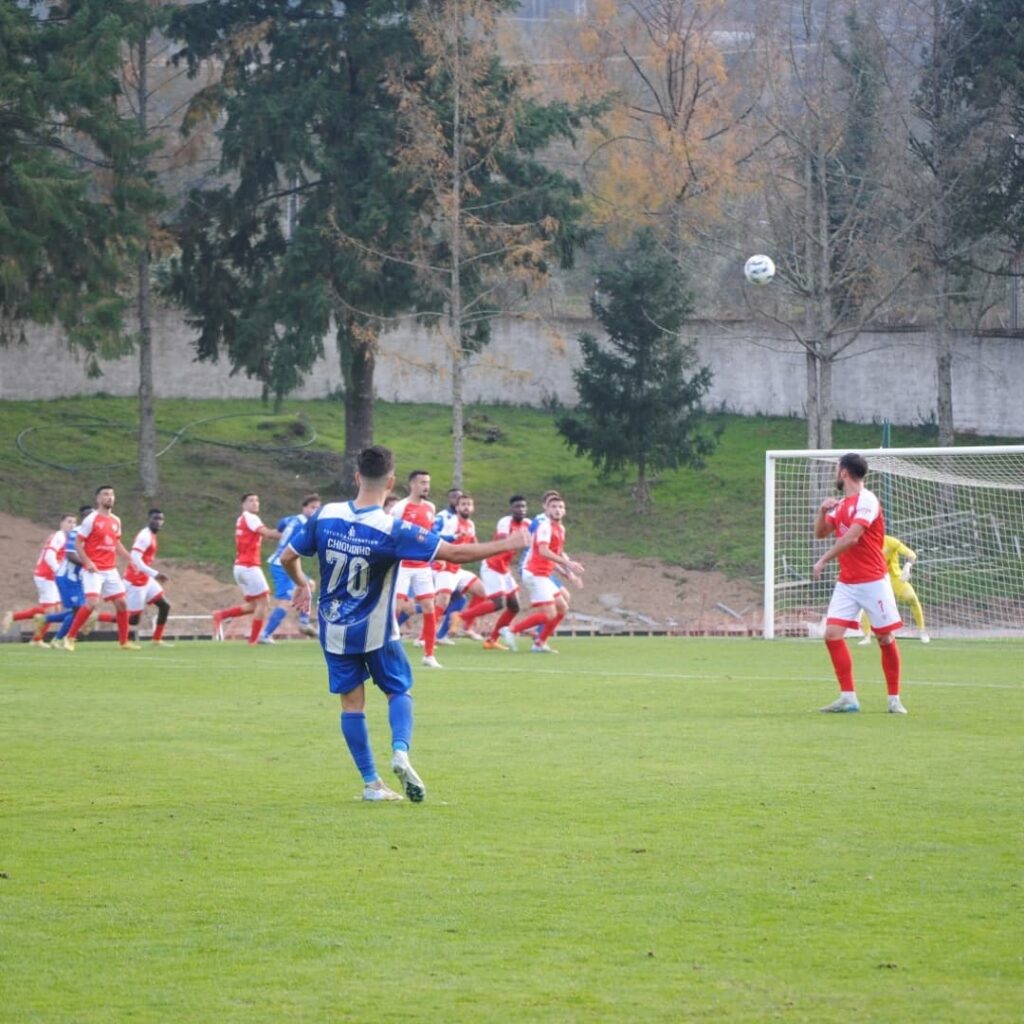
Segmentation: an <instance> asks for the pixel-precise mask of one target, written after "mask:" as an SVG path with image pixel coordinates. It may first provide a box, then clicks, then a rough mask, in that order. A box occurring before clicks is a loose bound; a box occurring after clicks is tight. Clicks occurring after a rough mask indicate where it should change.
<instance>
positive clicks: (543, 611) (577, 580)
mask: <svg viewBox="0 0 1024 1024" xmlns="http://www.w3.org/2000/svg"><path fill="white" fill-rule="evenodd" d="M544 512H545V513H546V516H547V518H546V519H542V520H541V521H540V523H539V525H538V526H537V528H536V529H535V530H534V532H533V540H532V542H531V544H530V553H529V555H528V556H527V559H526V565H525V566H524V567H523V580H524V582H525V583H526V585H527V586H528V587H529V588H530V604H531V605H532V606H533V608H534V609H535V610H534V612H533V614H532V615H528V616H527V617H526V618H525V619H520V620H519V621H518V622H517V623H516V624H515V625H514V626H511V627H509V626H506V627H505V628H504V629H503V630H502V631H501V639H502V640H503V641H504V642H505V644H506V645H507V646H508V647H509V649H510V650H513V651H514V650H515V649H516V639H515V638H516V635H517V634H518V633H525V632H526V631H527V630H530V629H534V628H535V627H536V626H543V627H544V628H543V629H542V630H541V634H540V636H539V637H538V638H537V639H536V641H535V642H534V643H533V645H532V646H531V648H530V650H531V652H533V653H534V654H555V653H557V652H556V651H555V650H554V648H553V647H551V646H550V645H549V644H548V640H549V638H550V637H551V636H552V635H553V634H554V632H555V630H556V629H557V628H558V624H559V623H560V622H561V621H562V619H563V618H565V614H566V612H567V611H568V610H569V601H568V595H567V594H566V593H565V592H564V590H563V588H562V587H561V585H560V584H559V583H558V582H557V581H555V580H554V579H552V575H553V573H554V571H555V567H556V566H557V567H560V568H561V570H562V571H563V572H564V573H565V575H566V576H567V577H568V579H569V582H570V583H573V584H575V585H576V586H582V585H583V580H582V578H581V577H582V575H583V566H582V565H580V563H579V562H575V561H573V560H572V559H571V558H570V557H569V556H568V555H567V554H566V553H565V527H564V526H563V525H562V519H563V518H564V516H565V499H563V498H562V496H561V495H560V494H557V493H552V492H549V493H548V495H547V497H546V500H545V502H544Z"/></svg>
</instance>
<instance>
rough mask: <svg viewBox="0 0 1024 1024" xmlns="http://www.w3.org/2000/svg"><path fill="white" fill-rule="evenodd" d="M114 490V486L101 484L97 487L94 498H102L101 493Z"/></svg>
mask: <svg viewBox="0 0 1024 1024" xmlns="http://www.w3.org/2000/svg"><path fill="white" fill-rule="evenodd" d="M113 489H114V485H113V484H100V486H99V487H97V488H96V490H95V492H94V493H93V497H94V498H98V497H99V496H100V491H112V490H113Z"/></svg>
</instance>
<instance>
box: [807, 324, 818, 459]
mask: <svg viewBox="0 0 1024 1024" xmlns="http://www.w3.org/2000/svg"><path fill="white" fill-rule="evenodd" d="M804 369H805V373H806V377H807V447H808V448H820V447H821V445H820V444H818V426H819V420H818V353H817V344H816V342H814V341H813V339H812V342H811V343H810V344H808V346H807V350H806V354H805V357H804Z"/></svg>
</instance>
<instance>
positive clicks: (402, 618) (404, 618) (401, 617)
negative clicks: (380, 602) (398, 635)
mask: <svg viewBox="0 0 1024 1024" xmlns="http://www.w3.org/2000/svg"><path fill="white" fill-rule="evenodd" d="M396 618H397V619H398V624H399V625H400V626H404V625H405V624H406V623H407V622H408V621H409V613H408V612H399V613H398V615H397V616H396Z"/></svg>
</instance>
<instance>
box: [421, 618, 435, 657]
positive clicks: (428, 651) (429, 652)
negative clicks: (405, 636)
mask: <svg viewBox="0 0 1024 1024" xmlns="http://www.w3.org/2000/svg"><path fill="white" fill-rule="evenodd" d="M436 638H437V617H436V616H435V615H434V613H433V612H424V613H423V653H424V654H425V655H426V656H427V657H428V658H430V657H432V656H433V654H434V641H435V640H436Z"/></svg>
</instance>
